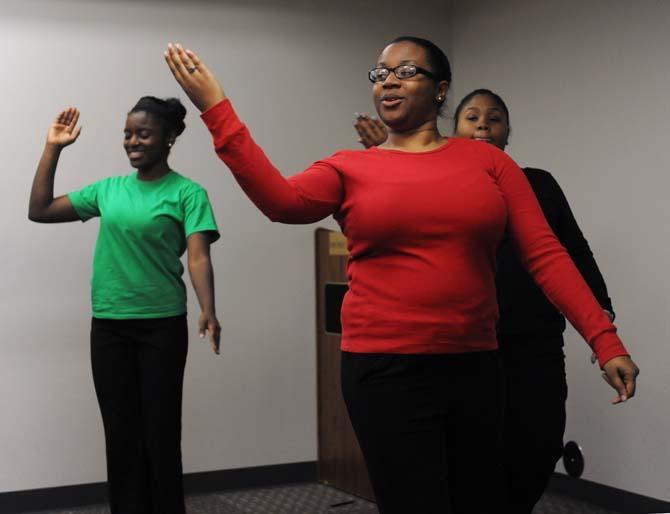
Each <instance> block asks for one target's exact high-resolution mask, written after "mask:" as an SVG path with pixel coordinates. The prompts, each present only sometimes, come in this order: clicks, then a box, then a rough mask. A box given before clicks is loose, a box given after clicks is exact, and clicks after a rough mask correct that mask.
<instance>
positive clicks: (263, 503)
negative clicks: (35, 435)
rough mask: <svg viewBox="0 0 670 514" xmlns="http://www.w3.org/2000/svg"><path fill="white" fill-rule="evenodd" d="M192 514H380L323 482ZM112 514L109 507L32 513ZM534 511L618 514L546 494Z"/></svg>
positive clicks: (204, 500) (228, 500)
mask: <svg viewBox="0 0 670 514" xmlns="http://www.w3.org/2000/svg"><path fill="white" fill-rule="evenodd" d="M186 510H187V512H188V514H377V509H376V508H375V506H374V504H373V503H370V502H367V501H365V500H361V499H360V498H356V497H353V496H350V495H348V494H346V493H343V492H341V491H338V490H336V489H333V488H331V487H328V486H325V485H321V484H300V485H290V486H284V487H268V488H260V489H248V490H243V491H233V492H225V493H213V494H204V495H197V496H189V497H187V498H186ZM47 513H48V514H109V509H107V507H105V506H102V505H100V506H92V507H85V508H79V509H71V510H58V511H40V512H39V513H38V512H34V513H30V514H47ZM534 514H616V513H614V512H612V511H606V510H603V509H600V508H598V507H595V506H592V505H588V504H585V503H581V502H576V501H574V500H571V499H569V498H564V497H560V496H556V495H552V494H549V493H547V494H545V496H544V497H543V498H542V500H541V501H540V503H539V504H538V506H537V507H536V509H535V511H534Z"/></svg>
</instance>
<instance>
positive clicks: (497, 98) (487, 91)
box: [454, 89, 510, 132]
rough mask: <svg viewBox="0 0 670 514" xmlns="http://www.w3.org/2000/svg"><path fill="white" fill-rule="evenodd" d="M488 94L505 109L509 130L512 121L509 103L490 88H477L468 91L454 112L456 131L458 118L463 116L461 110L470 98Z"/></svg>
mask: <svg viewBox="0 0 670 514" xmlns="http://www.w3.org/2000/svg"><path fill="white" fill-rule="evenodd" d="M479 95H483V96H488V97H490V98H492V99H493V101H494V102H495V103H496V104H497V105H498V107H499V108H500V109H502V110H503V112H504V113H505V117H506V118H507V129H508V130H509V128H510V121H509V110H508V109H507V105H506V104H505V101H504V100H503V99H502V98H501V97H500V95H497V94H496V93H494V92H493V91H491V90H490V89H475V90H474V91H472V92H470V93H468V94H467V95H465V96H464V97H463V100H461V101H460V103H459V104H458V107H456V112H455V113H454V132H456V130H457V129H458V118H459V117H460V116H461V111H462V110H463V107H465V106H466V105H467V104H468V103H470V100H472V99H473V98H474V97H475V96H479Z"/></svg>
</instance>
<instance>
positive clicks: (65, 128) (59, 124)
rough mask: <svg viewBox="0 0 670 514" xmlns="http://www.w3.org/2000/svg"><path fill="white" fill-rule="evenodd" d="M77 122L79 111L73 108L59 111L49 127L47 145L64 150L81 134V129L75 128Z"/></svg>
mask: <svg viewBox="0 0 670 514" xmlns="http://www.w3.org/2000/svg"><path fill="white" fill-rule="evenodd" d="M78 121H79V111H78V110H77V109H76V108H75V107H69V108H67V109H65V110H64V111H61V112H60V113H59V114H58V116H56V119H55V120H54V122H53V123H52V124H51V126H50V127H49V132H48V133H47V144H48V145H54V146H57V147H59V148H64V147H66V146H68V145H71V144H72V143H74V142H75V141H76V140H77V138H78V137H79V134H81V127H77V122H78Z"/></svg>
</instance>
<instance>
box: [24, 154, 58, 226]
mask: <svg viewBox="0 0 670 514" xmlns="http://www.w3.org/2000/svg"><path fill="white" fill-rule="evenodd" d="M61 151H62V147H60V146H58V145H53V144H49V143H47V144H46V145H45V147H44V151H43V152H42V157H41V158H40V162H39V164H38V165H37V171H36V172H35V178H34V179H33V186H32V189H31V191H30V201H29V205H28V217H29V218H30V219H35V220H36V219H39V217H40V215H41V214H42V213H43V212H44V210H45V209H46V208H48V207H49V205H51V202H53V199H54V177H55V175H56V167H57V165H58V158H59V157H60V153H61Z"/></svg>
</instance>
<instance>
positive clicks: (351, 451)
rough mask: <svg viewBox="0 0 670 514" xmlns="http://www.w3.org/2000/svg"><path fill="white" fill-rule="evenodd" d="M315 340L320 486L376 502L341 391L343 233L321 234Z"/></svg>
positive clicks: (345, 256) (344, 286)
mask: <svg viewBox="0 0 670 514" xmlns="http://www.w3.org/2000/svg"><path fill="white" fill-rule="evenodd" d="M315 244H316V252H315V253H316V309H317V310H316V320H317V323H316V332H317V334H316V341H317V388H318V391H317V401H318V437H319V461H318V479H319V482H321V483H324V484H328V485H330V486H333V487H335V488H337V489H340V490H342V491H344V492H347V493H350V494H353V495H356V496H360V497H363V498H366V499H369V500H373V499H374V497H373V494H372V488H371V486H370V482H369V481H368V474H367V469H366V467H365V462H364V461H363V456H362V454H361V450H360V447H359V446H358V441H357V440H356V436H355V435H354V431H353V428H352V427H351V423H350V421H349V415H348V414H347V409H346V406H345V405H344V400H343V399H342V389H341V387H340V334H341V331H342V330H341V325H340V309H341V306H342V298H343V296H344V294H345V293H346V291H347V289H348V286H347V276H346V264H347V259H348V252H347V241H346V238H345V237H344V235H342V234H341V233H340V232H334V231H332V230H327V229H322V228H320V229H317V230H316V232H315Z"/></svg>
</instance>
